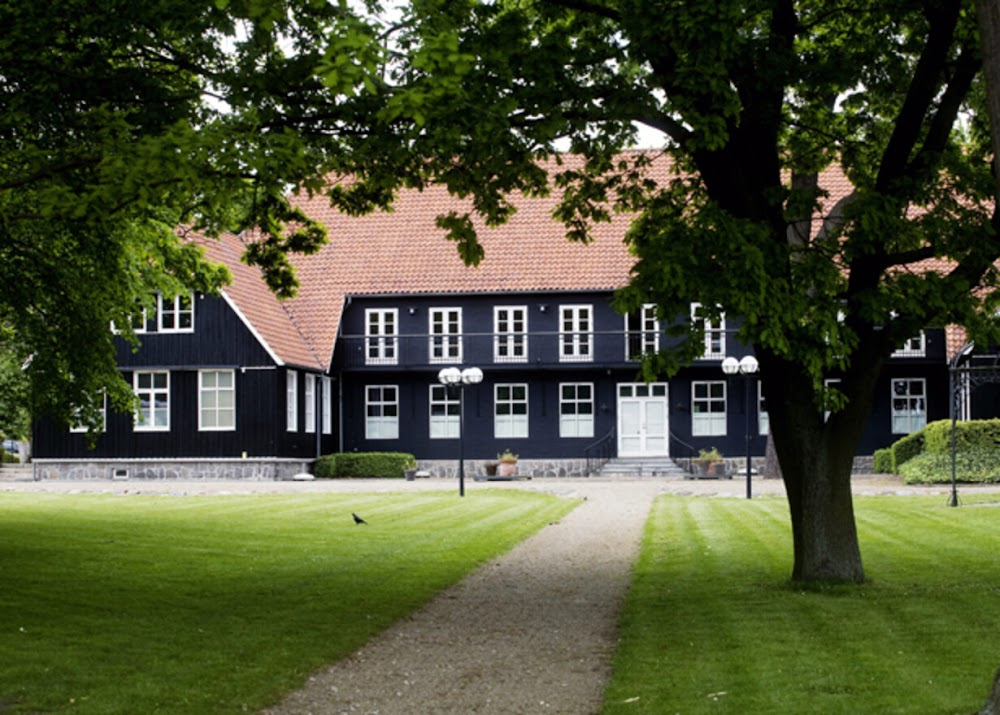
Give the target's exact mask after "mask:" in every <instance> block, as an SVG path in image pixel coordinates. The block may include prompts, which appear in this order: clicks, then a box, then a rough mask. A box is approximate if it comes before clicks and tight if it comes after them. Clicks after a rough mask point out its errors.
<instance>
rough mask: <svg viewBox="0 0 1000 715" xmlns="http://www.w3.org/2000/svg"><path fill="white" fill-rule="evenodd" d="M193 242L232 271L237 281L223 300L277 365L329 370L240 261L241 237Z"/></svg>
mask: <svg viewBox="0 0 1000 715" xmlns="http://www.w3.org/2000/svg"><path fill="white" fill-rule="evenodd" d="M192 239H193V240H194V241H195V242H196V243H198V244H199V245H201V246H202V247H203V248H204V249H205V255H206V257H207V258H208V259H209V260H210V261H213V262H215V263H222V264H224V265H226V266H227V267H228V268H229V270H230V272H231V273H232V274H233V281H232V283H231V284H230V285H228V286H226V287H225V288H224V289H223V296H224V297H225V298H226V300H227V301H229V303H230V305H231V306H232V307H233V309H234V310H235V311H236V312H237V313H238V314H239V315H240V317H241V318H242V320H243V322H244V324H245V325H246V326H247V328H249V329H250V330H251V331H252V332H253V333H254V334H255V335H256V336H257V339H258V340H259V341H260V343H261V345H263V347H264V348H265V350H267V351H268V353H270V355H271V357H272V358H273V359H274V361H275V362H276V363H277V364H279V365H292V366H296V367H303V368H308V369H313V370H316V369H321V368H323V367H325V365H324V364H323V361H321V360H320V359H319V358H318V357H317V355H316V353H315V352H314V351H313V349H312V346H311V345H310V344H309V342H308V341H307V340H306V339H305V337H304V336H303V335H302V333H301V332H300V331H299V330H298V328H297V327H296V325H295V322H294V320H292V317H291V315H290V313H289V312H288V310H287V306H286V305H285V304H283V303H282V302H281V301H279V300H278V299H277V298H276V297H275V295H274V293H272V292H271V290H270V289H269V288H268V287H267V284H266V283H265V282H264V279H263V278H262V277H261V273H260V271H259V270H258V269H257V268H251V267H250V266H248V265H246V264H245V263H243V262H242V261H241V260H240V258H241V256H242V255H243V252H244V249H245V246H244V244H243V241H242V240H240V238H239V237H237V236H234V235H232V234H225V235H223V236H221V237H220V238H219V239H218V240H213V239H209V238H205V237H204V236H198V235H192Z"/></svg>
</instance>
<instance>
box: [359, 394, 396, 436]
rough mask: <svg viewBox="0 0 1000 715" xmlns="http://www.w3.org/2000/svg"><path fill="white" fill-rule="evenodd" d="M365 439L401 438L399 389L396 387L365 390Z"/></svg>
mask: <svg viewBox="0 0 1000 715" xmlns="http://www.w3.org/2000/svg"><path fill="white" fill-rule="evenodd" d="M365 437H366V438H367V439H398V438H399V388H398V387H396V386H395V385H369V386H368V387H367V388H365Z"/></svg>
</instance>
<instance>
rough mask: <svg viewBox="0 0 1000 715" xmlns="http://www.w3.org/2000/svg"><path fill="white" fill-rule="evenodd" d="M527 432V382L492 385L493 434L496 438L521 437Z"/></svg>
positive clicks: (525, 435)
mask: <svg viewBox="0 0 1000 715" xmlns="http://www.w3.org/2000/svg"><path fill="white" fill-rule="evenodd" d="M528 434H529V425H528V384H527V383H525V382H519V383H503V384H497V385H494V386H493V436H494V437H495V438H496V439H521V438H525V437H527V436H528Z"/></svg>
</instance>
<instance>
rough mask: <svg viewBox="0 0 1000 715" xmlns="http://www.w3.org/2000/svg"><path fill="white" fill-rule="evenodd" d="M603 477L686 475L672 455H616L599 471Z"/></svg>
mask: <svg viewBox="0 0 1000 715" xmlns="http://www.w3.org/2000/svg"><path fill="white" fill-rule="evenodd" d="M598 474H599V476H602V477H684V476H686V475H687V472H685V471H684V470H683V469H681V468H680V467H678V466H677V464H675V463H674V460H672V459H670V457H615V458H614V459H611V460H609V461H608V462H607V463H606V464H605V465H604V466H603V467H601V469H600V471H599V472H598Z"/></svg>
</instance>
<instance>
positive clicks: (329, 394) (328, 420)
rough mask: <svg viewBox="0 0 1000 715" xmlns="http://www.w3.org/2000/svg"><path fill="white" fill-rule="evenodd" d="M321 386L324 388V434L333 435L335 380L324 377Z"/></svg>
mask: <svg viewBox="0 0 1000 715" xmlns="http://www.w3.org/2000/svg"><path fill="white" fill-rule="evenodd" d="M320 385H321V386H322V388H323V397H322V403H323V434H333V380H331V379H330V378H328V377H324V378H322V379H321V380H320Z"/></svg>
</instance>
